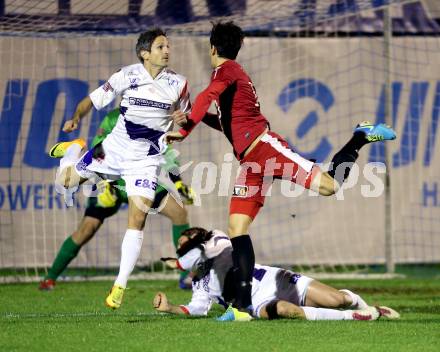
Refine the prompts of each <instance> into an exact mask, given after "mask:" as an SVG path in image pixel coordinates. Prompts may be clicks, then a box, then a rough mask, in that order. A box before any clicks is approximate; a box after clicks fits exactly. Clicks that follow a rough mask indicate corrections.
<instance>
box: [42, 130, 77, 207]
mask: <svg viewBox="0 0 440 352" xmlns="http://www.w3.org/2000/svg"><path fill="white" fill-rule="evenodd" d="M85 148H86V143H85V141H84V140H83V139H81V138H78V139H74V140H73V141H70V142H59V143H56V144H55V145H54V146H53V147H52V148H51V149H50V151H49V156H50V157H52V158H60V166H59V168H58V170H57V173H56V177H55V189H56V191H57V192H58V193H61V194H63V195H64V199H65V201H66V204H67V205H72V201H73V199H72V194H73V193H74V192H75V191H76V189H77V188H78V186H79V184H80V183H82V182H84V181H85V180H86V179H85V178H82V177H81V176H80V174H79V173H78V172H77V171H76V170H75V167H74V165H75V164H76V163H77V162H78V160H79V159H80V156H81V154H82V153H83V152H84V150H85Z"/></svg>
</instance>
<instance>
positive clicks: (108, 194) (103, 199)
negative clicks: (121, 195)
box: [97, 181, 118, 208]
mask: <svg viewBox="0 0 440 352" xmlns="http://www.w3.org/2000/svg"><path fill="white" fill-rule="evenodd" d="M97 187H98V196H97V198H98V205H99V206H100V207H102V208H111V207H114V206H115V205H116V201H117V200H118V197H117V196H116V192H115V189H114V188H113V187H112V186H111V185H110V183H109V182H108V181H100V182H99V183H98V185H97Z"/></svg>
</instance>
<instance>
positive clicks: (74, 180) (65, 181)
mask: <svg viewBox="0 0 440 352" xmlns="http://www.w3.org/2000/svg"><path fill="white" fill-rule="evenodd" d="M80 179H81V177H80V176H79V175H78V174H77V173H76V171H75V169H74V168H73V166H68V167H66V168H65V169H64V170H62V171H61V172H60V174H59V175H58V176H57V177H56V179H55V183H56V184H58V185H60V186H62V187H64V188H66V189H69V188H72V187H75V186H78V185H79V183H80Z"/></svg>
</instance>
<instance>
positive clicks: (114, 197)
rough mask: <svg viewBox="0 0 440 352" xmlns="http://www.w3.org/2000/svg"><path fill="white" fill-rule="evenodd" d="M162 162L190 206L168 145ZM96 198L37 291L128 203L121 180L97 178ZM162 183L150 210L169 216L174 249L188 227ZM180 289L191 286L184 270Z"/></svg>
mask: <svg viewBox="0 0 440 352" xmlns="http://www.w3.org/2000/svg"><path fill="white" fill-rule="evenodd" d="M118 116H119V109H115V110H112V111H110V112H109V113H108V114H107V115H106V116H105V118H104V119H103V121H102V122H101V124H100V126H99V128H98V131H97V134H96V136H95V138H94V139H93V141H92V147H94V146H96V145H97V144H99V143H101V142H102V141H103V140H104V139H105V137H106V136H107V135H108V134H109V133H110V132H111V130H112V129H113V128H114V127H115V125H116V122H117V121H118ZM165 160H166V164H165V165H164V166H163V169H165V170H166V171H167V172H168V173H169V177H170V179H171V181H172V182H173V183H174V185H175V186H176V189H177V191H178V192H179V195H180V197H181V200H182V202H183V203H184V204H187V205H190V204H192V203H193V201H194V192H193V191H192V189H191V188H190V187H188V186H186V185H185V184H184V183H183V182H182V180H181V178H180V175H179V164H178V161H177V160H176V156H175V151H174V150H173V149H172V147H170V146H168V149H167V151H166V154H165ZM97 188H98V195H97V197H90V198H88V201H87V205H86V210H85V214H84V217H83V219H82V220H81V223H80V224H79V226H78V228H77V229H76V230H75V231H74V232H73V234H72V235H71V236H69V237H68V238H67V239H66V240H65V241H64V243H63V244H62V246H61V248H60V250H59V251H58V254H57V256H56V257H55V260H54V261H53V263H52V266H51V267H50V269H49V270H48V273H47V275H46V276H45V278H44V279H43V280H42V281H41V282H40V284H39V289H40V290H52V289H54V287H55V283H56V280H57V279H58V277H59V276H60V274H61V273H62V272H63V271H64V269H66V268H67V266H68V265H69V263H70V262H71V261H72V260H73V259H74V258H75V257H76V256H77V255H78V252H79V250H80V249H81V247H82V246H83V245H84V244H86V243H87V242H88V241H89V240H90V239H92V237H93V236H94V235H95V233H96V232H97V231H98V229H99V228H100V227H101V225H102V223H103V222H104V220H105V219H106V218H108V217H110V216H112V215H114V214H116V213H117V211H118V209H119V208H120V206H121V205H122V204H123V203H128V200H127V194H126V193H125V182H124V181H123V180H122V179H119V180H116V181H113V182H109V181H101V182H99V183H98V185H97ZM168 195H169V192H168V190H167V189H166V188H165V187H164V186H163V185H160V184H159V185H158V187H157V189H156V194H155V198H154V203H153V205H152V209H160V210H159V214H161V215H164V216H166V217H167V218H169V219H170V220H171V222H172V224H173V226H172V233H173V243H174V246H175V247H176V248H177V243H178V239H179V237H180V234H181V233H182V232H183V231H185V230H186V229H188V228H189V227H190V226H189V223H188V213H187V210H186V209H185V207H184V206H183V205H180V204H179V203H178V202H177V201H176V200H175V199H174V198H173V197H172V196H171V197H170V196H168ZM179 287H180V288H183V289H185V288H188V289H189V288H191V278H190V277H189V276H188V273H187V272H184V273H182V275H181V277H180V280H179Z"/></svg>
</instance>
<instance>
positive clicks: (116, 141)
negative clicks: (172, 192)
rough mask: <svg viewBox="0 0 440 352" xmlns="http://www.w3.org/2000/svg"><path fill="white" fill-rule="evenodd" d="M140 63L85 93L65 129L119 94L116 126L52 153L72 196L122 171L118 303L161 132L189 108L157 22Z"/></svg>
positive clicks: (114, 292) (141, 42)
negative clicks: (97, 138) (91, 143)
mask: <svg viewBox="0 0 440 352" xmlns="http://www.w3.org/2000/svg"><path fill="white" fill-rule="evenodd" d="M136 54H137V57H138V58H139V60H140V61H141V63H138V64H134V65H130V66H126V67H123V68H121V69H120V70H119V71H117V72H116V73H114V74H113V75H112V76H111V77H110V78H109V79H108V81H107V82H106V83H105V84H103V85H102V86H100V87H99V88H97V89H96V90H94V91H93V92H92V93H90V95H89V96H87V97H85V98H84V99H83V100H82V101H81V102H80V103H79V104H78V106H77V108H76V111H75V113H74V115H73V118H72V119H71V120H68V121H66V122H65V124H64V127H63V131H65V132H71V131H74V130H76V129H77V128H78V125H79V122H80V120H81V118H82V117H83V116H85V115H86V114H87V113H88V112H89V111H90V110H91V109H92V107H95V108H96V109H98V110H99V109H101V108H103V107H105V106H106V105H108V104H109V103H110V102H111V101H113V100H114V99H115V98H116V97H117V96H121V103H120V115H119V119H118V122H117V124H116V126H115V128H114V129H113V130H112V132H111V133H110V134H109V135H108V136H107V138H106V139H105V140H104V141H103V142H102V144H100V145H97V146H96V147H94V148H93V149H91V150H89V151H87V152H86V153H85V154H83V155H82V156H81V157H80V155H81V153H82V149H83V148H84V145H85V143H84V141H82V140H80V139H79V140H75V141H72V142H61V143H57V144H56V145H55V146H54V147H52V149H51V151H50V153H49V154H50V155H51V156H52V157H58V156H63V157H62V159H61V161H60V168H59V169H58V172H57V177H56V185H57V188H58V189H60V188H61V191H62V192H64V194H65V197H66V196H67V197H69V195H70V194H71V193H72V190H75V189H76V188H77V187H78V185H79V184H80V183H82V182H84V181H85V180H87V179H89V178H92V177H95V175H98V176H99V177H102V178H112V177H113V175H114V176H116V177H121V178H122V179H123V180H124V181H125V183H126V193H127V195H128V226H127V230H126V232H125V235H124V239H123V241H122V247H121V262H120V268H119V274H118V276H117V278H116V281H115V283H114V285H113V287H112V289H111V291H110V293H109V295H108V297H107V298H106V300H105V303H106V304H107V306H109V307H111V308H113V309H116V308H119V307H120V305H121V303H122V297H123V294H124V290H125V288H126V285H127V280H128V277H129V275H130V273H131V272H132V271H133V268H134V266H135V264H136V262H137V259H138V257H139V254H140V251H141V246H142V240H143V236H144V234H143V229H144V226H145V220H146V217H147V212H148V210H149V209H150V207H151V205H152V202H153V200H154V194H155V190H156V187H157V178H158V175H159V172H160V166H161V164H163V163H164V159H163V153H164V151H165V149H166V146H165V144H164V143H163V135H164V133H165V132H167V131H169V130H170V129H171V127H172V124H173V118H172V117H173V113H174V111H176V110H183V111H186V112H189V110H190V108H191V103H190V99H189V92H188V84H187V81H186V79H185V77H183V76H181V75H179V74H177V73H175V72H173V71H171V70H170V69H168V68H167V66H168V60H169V42H168V39H167V36H166V33H165V32H164V31H163V30H161V29H160V28H155V29H152V30H149V31H146V32H144V33H142V34H141V35H140V36H139V38H138V41H137V44H136Z"/></svg>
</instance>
